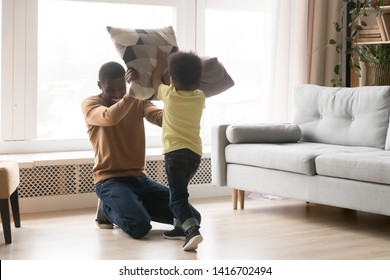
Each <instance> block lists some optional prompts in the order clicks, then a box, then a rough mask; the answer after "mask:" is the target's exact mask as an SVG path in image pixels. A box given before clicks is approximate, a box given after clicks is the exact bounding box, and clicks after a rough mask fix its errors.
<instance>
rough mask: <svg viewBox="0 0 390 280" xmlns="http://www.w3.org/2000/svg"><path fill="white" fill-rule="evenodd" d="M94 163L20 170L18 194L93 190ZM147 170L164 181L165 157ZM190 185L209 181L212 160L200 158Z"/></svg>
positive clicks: (148, 162) (156, 178) (57, 193)
mask: <svg viewBox="0 0 390 280" xmlns="http://www.w3.org/2000/svg"><path fill="white" fill-rule="evenodd" d="M92 167H93V164H65V165H47V166H36V167H33V168H21V169H20V186H19V196H20V197H24V198H28V197H40V196H57V195H69V194H82V193H92V192H95V189H94V185H93V178H92ZM146 172H147V174H148V175H149V176H150V177H151V178H152V179H154V180H156V181H158V182H160V183H162V184H165V185H166V184H167V177H166V174H165V169H164V160H150V161H147V162H146ZM190 184H193V185H201V184H211V159H210V158H202V161H201V163H200V166H199V169H198V172H197V173H196V175H195V176H194V178H193V179H192V180H191V182H190Z"/></svg>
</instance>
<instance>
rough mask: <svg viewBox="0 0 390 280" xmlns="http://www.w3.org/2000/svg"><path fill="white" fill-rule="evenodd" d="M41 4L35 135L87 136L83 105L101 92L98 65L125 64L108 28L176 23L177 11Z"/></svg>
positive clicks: (112, 5)
mask: <svg viewBox="0 0 390 280" xmlns="http://www.w3.org/2000/svg"><path fill="white" fill-rule="evenodd" d="M38 4H39V5H38V87H37V88H38V91H37V100H38V111H37V112H38V114H37V139H69V138H85V137H86V129H85V123H84V121H83V116H82V114H81V110H80V103H81V101H82V100H83V99H84V98H85V97H87V96H90V95H93V94H98V93H99V92H98V91H99V89H98V87H97V83H96V81H97V72H98V69H99V67H100V66H101V65H102V64H103V63H105V62H107V61H113V60H114V61H118V62H121V59H120V57H119V55H118V53H117V52H116V50H115V47H114V45H113V43H112V42H111V39H110V36H109V34H108V32H107V30H106V27H107V26H116V27H129V28H155V27H162V26H169V25H172V26H174V27H175V24H176V21H175V10H176V9H175V8H174V7H170V6H153V5H152V6H146V5H135V4H120V3H99V2H81V1H52V0H39V2H38ZM69 18H71V20H69ZM122 64H123V63H122Z"/></svg>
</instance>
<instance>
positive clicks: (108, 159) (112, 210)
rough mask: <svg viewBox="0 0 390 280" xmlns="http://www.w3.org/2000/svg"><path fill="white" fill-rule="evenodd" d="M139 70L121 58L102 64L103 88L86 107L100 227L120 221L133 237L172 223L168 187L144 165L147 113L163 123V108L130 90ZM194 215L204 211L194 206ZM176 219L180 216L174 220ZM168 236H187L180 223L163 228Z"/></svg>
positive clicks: (150, 119) (182, 237) (100, 71)
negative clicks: (128, 67)
mask: <svg viewBox="0 0 390 280" xmlns="http://www.w3.org/2000/svg"><path fill="white" fill-rule="evenodd" d="M137 76H138V74H137V73H136V72H135V71H132V70H128V71H127V72H126V71H125V69H124V68H123V67H122V65H120V64H119V63H116V62H108V63H105V64H103V65H102V67H101V68H100V70H99V81H98V86H99V88H100V90H101V93H100V94H99V95H96V96H91V97H89V98H86V99H85V100H84V101H83V102H82V111H83V114H84V118H85V122H86V124H87V128H88V135H89V139H90V141H91V144H92V147H93V150H94V153H95V165H94V168H93V178H94V182H95V190H96V194H97V196H98V197H99V198H100V202H101V203H100V206H99V207H98V208H99V209H98V217H97V220H96V221H97V223H98V225H99V226H100V227H101V228H104V227H105V228H107V227H111V228H112V224H115V225H117V226H118V227H119V228H121V229H122V230H123V231H124V232H126V233H127V234H128V235H130V236H131V237H133V238H136V239H138V238H142V237H143V236H145V235H146V234H148V232H149V231H150V230H151V228H152V226H151V221H155V222H160V223H165V224H173V221H174V216H173V214H172V211H171V210H170V208H169V189H168V188H167V187H166V186H163V185H161V184H160V183H158V182H156V181H154V180H152V179H151V178H149V177H148V176H147V175H146V173H145V171H144V167H145V148H146V147H145V128H144V118H146V120H148V121H149V122H151V123H153V124H156V125H158V126H161V125H162V111H161V110H160V109H158V108H157V107H156V106H155V105H154V104H153V103H152V102H150V101H148V100H138V99H135V98H133V97H132V96H130V95H129V94H128V93H126V81H128V82H131V81H133V80H135V79H136V78H137ZM192 209H193V211H194V213H195V215H196V216H197V217H198V218H199V219H200V214H199V212H197V211H196V210H195V209H194V208H193V207H192ZM175 221H176V220H175ZM164 237H165V238H169V239H181V240H184V239H185V234H184V232H183V230H182V228H181V225H180V223H178V222H175V227H174V229H173V230H171V231H167V232H164Z"/></svg>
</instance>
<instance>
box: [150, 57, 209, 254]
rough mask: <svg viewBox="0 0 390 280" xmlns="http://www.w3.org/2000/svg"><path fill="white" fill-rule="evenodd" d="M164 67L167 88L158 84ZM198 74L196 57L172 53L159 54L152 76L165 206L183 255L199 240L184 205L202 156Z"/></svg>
mask: <svg viewBox="0 0 390 280" xmlns="http://www.w3.org/2000/svg"><path fill="white" fill-rule="evenodd" d="M168 57H169V61H168ZM167 64H168V74H169V75H170V85H169V86H168V85H164V84H163V83H162V82H161V76H162V74H163V72H164V70H165V69H166V67H167ZM201 74H202V64H201V60H200V58H199V57H198V56H197V55H196V54H194V53H192V52H176V53H174V54H172V55H170V56H168V54H166V53H163V52H161V51H159V52H158V58H157V66H156V68H155V70H154V72H153V75H152V83H153V87H154V89H155V90H156V92H157V98H158V99H161V100H162V101H163V103H164V109H163V125H162V128H163V135H162V141H163V154H164V157H165V170H166V173H167V177H168V185H169V190H170V203H169V206H170V208H171V210H172V212H173V214H174V216H175V218H176V224H179V225H181V227H182V229H183V230H184V232H185V234H186V240H185V243H184V245H183V250H185V251H192V250H196V249H197V248H198V244H199V243H200V242H202V240H203V237H202V235H201V234H200V232H199V228H200V221H199V220H198V219H197V218H196V217H195V215H194V213H193V212H192V210H191V208H190V207H189V202H188V197H189V194H188V183H189V181H190V180H191V178H192V177H193V176H194V175H195V173H196V171H197V169H198V167H199V164H200V160H201V156H202V140H201V138H200V120H201V117H202V112H203V109H204V106H205V99H206V97H205V94H204V93H203V92H202V91H201V90H199V89H198V87H199V83H200V78H201ZM174 224H175V223H174Z"/></svg>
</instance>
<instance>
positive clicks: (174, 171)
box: [165, 149, 201, 231]
mask: <svg viewBox="0 0 390 280" xmlns="http://www.w3.org/2000/svg"><path fill="white" fill-rule="evenodd" d="M200 160H201V157H200V156H199V155H198V154H196V153H194V152H193V151H191V150H189V149H180V150H176V151H172V152H169V153H166V154H165V170H166V173H167V176H168V185H169V190H170V203H169V206H170V207H171V209H172V212H173V213H174V215H175V218H176V219H177V220H179V222H180V223H181V224H182V227H183V229H184V231H188V229H190V228H191V227H194V226H197V227H199V224H200V216H199V215H198V211H196V210H195V209H194V208H193V207H192V206H191V205H190V203H189V201H188V197H189V193H188V183H189V182H190V180H191V179H192V177H193V176H194V175H195V173H196V171H197V170H198V167H199V164H200Z"/></svg>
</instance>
